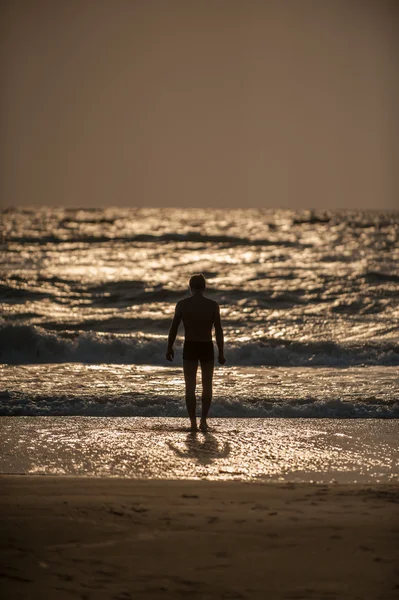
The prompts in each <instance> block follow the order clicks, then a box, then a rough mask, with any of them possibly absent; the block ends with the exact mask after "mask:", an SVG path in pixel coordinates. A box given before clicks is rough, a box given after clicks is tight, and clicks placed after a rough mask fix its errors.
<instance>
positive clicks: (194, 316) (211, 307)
mask: <svg viewBox="0 0 399 600" xmlns="http://www.w3.org/2000/svg"><path fill="white" fill-rule="evenodd" d="M176 309H177V311H178V313H180V314H181V318H182V321H183V324H184V339H185V340H187V341H191V342H210V341H212V327H213V324H214V322H215V318H217V317H216V315H217V313H219V306H218V303H217V302H215V301H214V300H211V299H210V298H205V296H201V295H194V296H191V297H189V298H184V300H180V302H178V303H177V307H176ZM219 320H220V315H219Z"/></svg>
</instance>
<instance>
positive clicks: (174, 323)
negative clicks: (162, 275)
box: [166, 302, 182, 361]
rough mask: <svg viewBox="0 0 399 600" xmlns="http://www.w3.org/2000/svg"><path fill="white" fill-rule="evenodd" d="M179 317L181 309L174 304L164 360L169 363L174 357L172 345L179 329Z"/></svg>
mask: <svg viewBox="0 0 399 600" xmlns="http://www.w3.org/2000/svg"><path fill="white" fill-rule="evenodd" d="M181 317H182V315H181V308H180V305H179V302H178V303H177V304H176V308H175V314H174V317H173V321H172V325H171V327H170V329H169V336H168V349H167V350H166V360H170V361H172V360H173V357H174V351H173V344H174V343H175V339H176V336H177V330H178V329H179V325H180V321H181Z"/></svg>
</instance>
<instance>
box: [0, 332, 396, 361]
mask: <svg viewBox="0 0 399 600" xmlns="http://www.w3.org/2000/svg"><path fill="white" fill-rule="evenodd" d="M165 348H166V337H165V336H160V335H150V334H142V333H140V334H137V335H130V334H129V335H121V334H100V333H95V332H83V333H77V334H76V335H72V334H70V335H68V334H66V333H64V334H63V335H60V334H57V333H53V332H49V331H45V330H44V329H42V328H40V327H36V326H33V325H13V324H7V323H5V324H4V323H3V324H0V362H2V363H4V364H30V363H36V364H39V363H62V362H82V363H119V364H138V365H139V364H155V365H161V364H165ZM176 360H177V362H178V361H180V360H181V347H179V345H178V347H177V350H176ZM227 360H228V363H229V364H230V365H243V366H244V365H251V366H329V367H348V366H356V365H381V366H395V365H399V344H398V343H395V342H383V343H380V344H377V343H375V344H371V343H367V344H359V343H358V344H355V345H343V344H338V343H335V342H331V341H322V342H318V341H314V342H297V341H290V340H282V339H276V338H262V339H261V340H258V341H251V342H246V343H239V344H237V343H236V344H235V345H234V344H229V349H228V352H227Z"/></svg>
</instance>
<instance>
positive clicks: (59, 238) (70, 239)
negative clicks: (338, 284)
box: [7, 230, 312, 248]
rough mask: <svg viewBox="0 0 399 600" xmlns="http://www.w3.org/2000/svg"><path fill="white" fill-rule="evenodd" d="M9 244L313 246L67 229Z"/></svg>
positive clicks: (227, 237)
mask: <svg viewBox="0 0 399 600" xmlns="http://www.w3.org/2000/svg"><path fill="white" fill-rule="evenodd" d="M7 241H8V242H13V243H18V244H93V243H95V244H106V243H108V242H127V243H134V242H137V243H145V242H150V243H162V242H164V243H168V242H194V243H203V244H222V245H227V246H282V247H294V246H295V247H301V248H311V247H312V245H311V244H303V243H301V242H297V241H295V242H293V241H291V240H289V239H275V238H274V237H272V238H263V239H257V238H253V239H252V238H248V237H238V236H233V235H222V234H218V235H206V234H202V233H198V232H196V231H189V232H187V233H164V234H160V235H152V234H144V233H143V234H136V235H129V234H126V235H121V236H117V235H115V236H114V235H101V234H99V235H88V234H82V235H76V234H75V235H73V234H72V233H70V232H69V230H66V231H65V233H63V234H61V235H37V236H16V235H15V236H12V235H11V236H9V238H8V240H7Z"/></svg>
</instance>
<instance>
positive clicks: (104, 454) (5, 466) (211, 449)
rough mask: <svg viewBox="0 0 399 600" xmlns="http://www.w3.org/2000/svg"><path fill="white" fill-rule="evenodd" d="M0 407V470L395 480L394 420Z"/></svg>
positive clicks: (398, 454) (398, 471) (397, 428)
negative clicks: (199, 429) (206, 419)
mask: <svg viewBox="0 0 399 600" xmlns="http://www.w3.org/2000/svg"><path fill="white" fill-rule="evenodd" d="M210 424H211V429H210V431H209V432H208V433H207V434H202V433H198V434H192V433H190V432H189V431H188V429H187V419H182V418H140V417H133V418H131V417H130V418H122V417H113V418H104V417H96V418H95V417H36V418H34V419H33V418H30V417H16V418H8V417H2V418H1V419H0V433H1V439H2V440H3V444H2V449H1V452H0V473H9V474H13V473H14V474H17V473H19V474H21V473H22V474H46V475H80V476H100V477H129V478H131V477H133V478H140V479H154V478H155V479H209V480H225V481H229V480H238V481H302V482H309V481H318V482H321V481H323V482H332V481H335V482H338V483H355V482H359V483H373V482H374V483H376V482H397V481H398V478H399V468H398V465H399V460H398V459H399V450H398V444H397V440H398V434H399V423H398V421H397V420H381V419H378V420H377V419H367V420H366V419H350V420H348V419H345V420H341V419H340V420H338V419H323V420H315V419H295V420H287V419H211V420H210Z"/></svg>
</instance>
